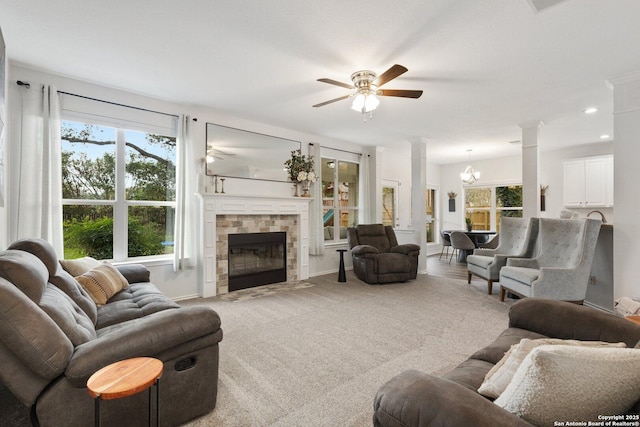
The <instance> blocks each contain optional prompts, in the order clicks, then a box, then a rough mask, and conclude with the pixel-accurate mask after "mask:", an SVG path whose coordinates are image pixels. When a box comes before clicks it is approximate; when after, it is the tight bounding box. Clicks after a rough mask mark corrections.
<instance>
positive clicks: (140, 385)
mask: <svg viewBox="0 0 640 427" xmlns="http://www.w3.org/2000/svg"><path fill="white" fill-rule="evenodd" d="M162 371H163V365H162V361H160V360H158V359H154V358H152V357H134V358H133V359H125V360H121V361H119V362H115V363H112V364H111V365H108V366H105V367H104V368H102V369H100V370H99V371H97V372H96V373H94V374H93V375H91V377H90V378H89V380H88V381H87V391H88V392H89V395H90V396H91V397H93V398H94V399H95V400H96V404H95V425H96V427H99V426H100V401H101V400H113V399H120V398H122V397H127V396H132V395H134V394H137V393H140V392H141V391H144V390H146V389H149V426H151V418H152V416H151V391H152V389H153V388H155V389H156V426H158V425H159V421H160V420H159V418H160V417H159V415H160V406H159V405H160V389H159V380H160V377H161V376H162ZM152 386H155V387H152Z"/></svg>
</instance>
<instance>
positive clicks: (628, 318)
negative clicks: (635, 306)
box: [625, 315, 640, 325]
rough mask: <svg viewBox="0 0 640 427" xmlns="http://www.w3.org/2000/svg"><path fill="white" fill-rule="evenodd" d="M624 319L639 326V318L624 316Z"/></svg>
mask: <svg viewBox="0 0 640 427" xmlns="http://www.w3.org/2000/svg"><path fill="white" fill-rule="evenodd" d="M625 319H627V320H630V321H632V322H633V323H635V324H636V325H640V316H636V315H630V316H626V317H625Z"/></svg>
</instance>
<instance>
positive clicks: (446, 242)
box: [438, 231, 451, 260]
mask: <svg viewBox="0 0 640 427" xmlns="http://www.w3.org/2000/svg"><path fill="white" fill-rule="evenodd" d="M440 237H441V239H440V241H441V242H442V250H441V251H440V258H438V260H441V259H442V254H443V253H444V252H445V249H446V251H447V252H446V255H445V257H444V259H447V257H448V256H449V248H450V247H451V238H450V237H449V233H445V232H444V231H441V232H440Z"/></svg>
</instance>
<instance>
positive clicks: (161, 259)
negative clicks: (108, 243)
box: [113, 255, 173, 267]
mask: <svg viewBox="0 0 640 427" xmlns="http://www.w3.org/2000/svg"><path fill="white" fill-rule="evenodd" d="M127 264H143V265H145V266H148V267H155V266H159V265H170V264H173V255H155V256H145V257H138V258H131V259H128V260H126V261H114V262H113V265H127Z"/></svg>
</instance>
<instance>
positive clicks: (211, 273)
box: [200, 193, 310, 298]
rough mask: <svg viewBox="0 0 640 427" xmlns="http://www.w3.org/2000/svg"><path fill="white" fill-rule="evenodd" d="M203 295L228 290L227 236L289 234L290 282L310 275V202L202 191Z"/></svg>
mask: <svg viewBox="0 0 640 427" xmlns="http://www.w3.org/2000/svg"><path fill="white" fill-rule="evenodd" d="M200 197H201V201H202V210H201V215H202V224H203V228H202V230H203V233H202V239H201V247H202V261H201V263H200V264H201V266H200V269H201V275H202V278H203V288H202V296H203V297H205V298H206V297H211V296H215V295H219V294H226V293H228V292H229V291H228V259H227V257H228V253H227V252H228V237H227V236H228V235H229V234H233V233H264V232H272V231H285V232H286V233H287V281H296V280H302V279H308V278H309V202H310V199H307V198H302V197H282V198H280V197H261V196H233V195H228V194H202V193H201V194H200Z"/></svg>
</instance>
